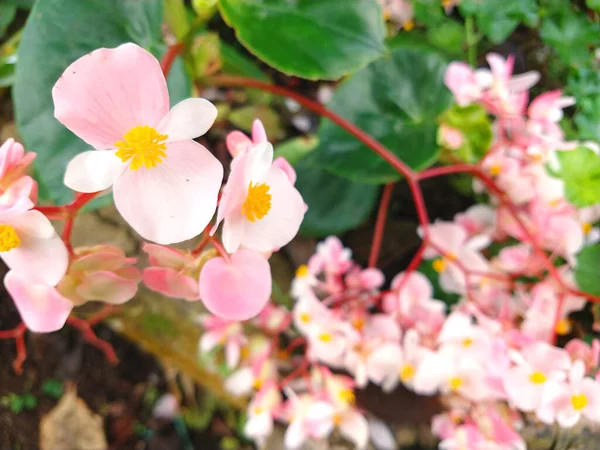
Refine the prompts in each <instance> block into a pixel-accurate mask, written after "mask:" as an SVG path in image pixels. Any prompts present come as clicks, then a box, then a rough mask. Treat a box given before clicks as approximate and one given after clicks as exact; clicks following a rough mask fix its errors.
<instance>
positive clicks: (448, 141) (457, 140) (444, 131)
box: [438, 124, 465, 150]
mask: <svg viewBox="0 0 600 450" xmlns="http://www.w3.org/2000/svg"><path fill="white" fill-rule="evenodd" d="M438 140H439V143H440V144H441V145H443V146H444V147H447V148H449V149H450V150H458V149H459V148H461V147H462V146H463V144H464V143H465V137H464V136H463V134H462V132H461V131H460V130H457V129H456V128H452V127H450V126H448V125H446V124H442V125H440V128H439V131H438Z"/></svg>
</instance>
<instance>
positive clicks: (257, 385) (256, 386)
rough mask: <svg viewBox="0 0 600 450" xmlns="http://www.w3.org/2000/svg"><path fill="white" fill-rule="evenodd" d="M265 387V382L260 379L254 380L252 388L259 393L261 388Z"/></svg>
mask: <svg viewBox="0 0 600 450" xmlns="http://www.w3.org/2000/svg"><path fill="white" fill-rule="evenodd" d="M262 385H263V380H262V379H260V378H257V379H256V380H254V383H252V387H253V388H254V389H256V390H257V391H260V388H261V387H262Z"/></svg>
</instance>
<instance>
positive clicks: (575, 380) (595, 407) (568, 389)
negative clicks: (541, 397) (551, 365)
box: [536, 361, 600, 428]
mask: <svg viewBox="0 0 600 450" xmlns="http://www.w3.org/2000/svg"><path fill="white" fill-rule="evenodd" d="M536 413H537V416H538V418H539V419H540V420H542V421H543V422H546V423H549V424H551V423H552V422H554V420H556V421H557V422H558V424H559V425H560V426H561V427H563V428H570V427H573V426H575V425H576V424H577V422H579V420H580V419H581V417H582V416H583V417H585V418H586V419H588V420H590V421H592V422H595V423H600V383H598V382H597V381H594V380H593V379H592V378H588V377H585V365H584V363H583V362H582V361H575V363H574V364H573V367H572V368H571V371H570V372H569V379H568V382H567V383H561V384H558V385H555V386H554V387H553V390H552V394H551V398H550V399H549V400H548V401H546V402H545V403H544V404H543V405H542V406H541V407H540V408H539V409H538V410H537V411H536Z"/></svg>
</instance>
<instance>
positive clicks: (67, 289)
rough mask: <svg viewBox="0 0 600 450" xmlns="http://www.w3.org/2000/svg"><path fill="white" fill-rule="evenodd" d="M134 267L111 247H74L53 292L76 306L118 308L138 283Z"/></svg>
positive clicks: (131, 294)
mask: <svg viewBox="0 0 600 450" xmlns="http://www.w3.org/2000/svg"><path fill="white" fill-rule="evenodd" d="M135 263H136V258H128V257H127V256H126V255H125V253H124V252H123V250H121V249H120V248H119V247H114V246H112V245H97V246H94V247H78V248H76V249H75V251H74V257H73V259H72V261H71V264H70V266H69V270H68V271H67V274H66V275H65V276H64V277H63V279H62V280H61V281H60V283H59V284H58V286H56V289H57V290H58V292H60V293H61V294H62V295H64V296H65V297H67V298H68V299H69V300H71V301H72V302H73V303H74V304H76V305H81V304H84V303H86V302H88V301H94V300H96V301H101V302H105V303H109V304H113V305H120V304H123V303H125V302H128V301H129V300H131V299H132V298H133V297H134V296H135V294H136V293H137V290H138V284H139V283H140V281H141V280H142V274H141V273H140V271H139V269H138V268H137V267H135V266H134V264H135Z"/></svg>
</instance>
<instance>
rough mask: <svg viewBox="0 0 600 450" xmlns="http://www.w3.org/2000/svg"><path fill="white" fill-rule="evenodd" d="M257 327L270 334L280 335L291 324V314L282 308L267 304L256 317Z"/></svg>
mask: <svg viewBox="0 0 600 450" xmlns="http://www.w3.org/2000/svg"><path fill="white" fill-rule="evenodd" d="M256 323H257V325H258V326H259V327H260V328H262V329H263V330H265V331H268V332H270V333H281V332H283V331H284V330H287V329H288V328H289V326H290V324H291V323H292V314H291V313H290V311H288V310H287V308H285V307H284V306H280V305H275V304H273V303H267V305H266V306H265V307H264V308H263V310H262V311H261V312H260V314H259V315H258V316H257V317H256Z"/></svg>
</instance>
